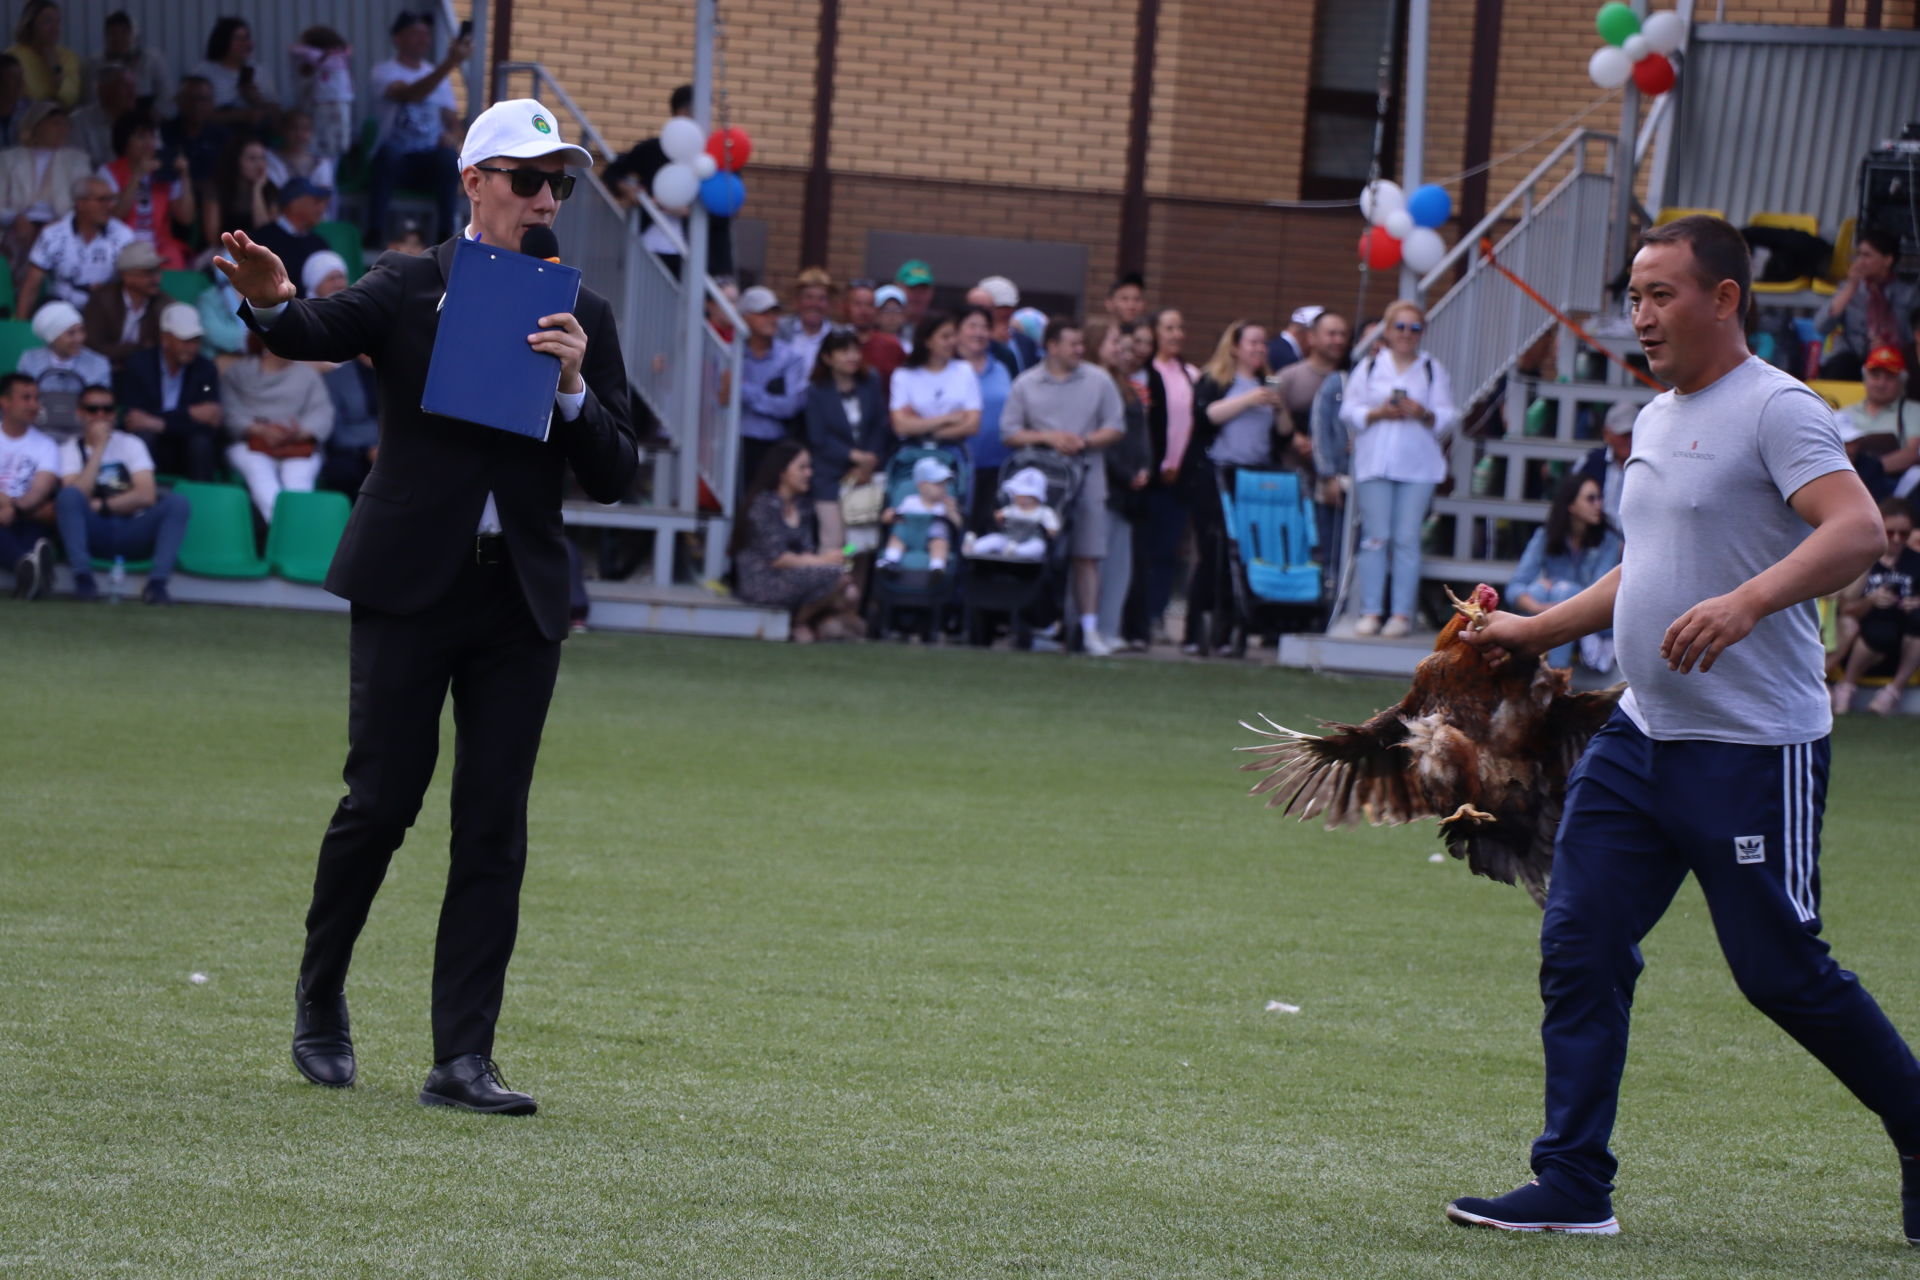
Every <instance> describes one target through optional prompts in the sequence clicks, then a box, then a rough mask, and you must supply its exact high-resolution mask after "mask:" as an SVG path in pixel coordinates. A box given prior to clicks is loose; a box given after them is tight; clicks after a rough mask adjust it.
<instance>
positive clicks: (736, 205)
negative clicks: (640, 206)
mask: <svg viewBox="0 0 1920 1280" xmlns="http://www.w3.org/2000/svg"><path fill="white" fill-rule="evenodd" d="M660 149H661V150H662V151H664V152H666V153H667V163H666V164H663V165H661V166H660V171H659V172H658V173H656V174H654V175H653V198H654V201H655V202H656V203H658V204H659V205H660V206H661V207H662V208H666V209H685V208H689V207H691V206H692V204H693V202H694V200H695V199H696V198H698V199H699V201H700V203H701V204H703V205H705V206H706V209H707V212H708V213H710V214H712V215H713V216H714V217H716V218H731V217H732V216H733V215H734V214H736V213H739V212H740V208H741V206H742V205H744V204H746V202H747V184H746V183H745V182H743V181H741V178H740V170H741V169H743V168H745V167H746V163H747V160H748V159H749V158H750V157H751V156H752V155H753V139H751V138H749V137H748V136H747V131H746V130H745V129H732V128H728V129H715V130H714V131H713V136H712V137H708V136H707V135H706V134H705V133H703V132H702V131H701V129H700V126H699V125H697V124H695V123H694V122H693V121H691V120H689V119H687V118H686V117H685V116H675V117H674V118H673V119H671V120H669V121H667V123H666V124H665V125H664V126H662V127H661V129H660Z"/></svg>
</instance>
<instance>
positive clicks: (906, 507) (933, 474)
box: [880, 458, 960, 573]
mask: <svg viewBox="0 0 1920 1280" xmlns="http://www.w3.org/2000/svg"><path fill="white" fill-rule="evenodd" d="M952 479H953V468H952V467H949V466H948V465H947V464H946V463H944V462H942V461H941V460H940V459H939V458H922V459H920V460H919V461H918V462H916V463H914V464H913V486H914V491H913V492H912V493H910V494H908V495H907V496H906V497H904V498H902V499H900V501H899V503H898V505H896V506H895V507H894V508H893V509H892V510H890V511H885V512H882V513H881V516H880V519H881V521H882V522H883V523H885V524H889V525H891V526H892V532H891V533H889V534H888V535H887V547H886V550H885V551H882V552H881V553H880V567H881V568H883V569H888V568H897V567H898V566H899V564H900V561H901V560H902V558H904V557H905V556H906V554H907V537H908V536H909V535H912V536H914V537H915V539H916V541H923V542H924V545H925V546H926V549H927V571H928V572H929V573H943V572H945V571H946V567H947V552H948V551H949V550H950V549H951V548H952V547H953V531H954V530H955V529H957V528H959V527H960V504H959V503H958V502H956V501H954V497H953V494H952V492H951V491H950V490H949V489H948V488H947V482H948V481H949V480H952Z"/></svg>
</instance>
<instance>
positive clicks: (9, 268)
mask: <svg viewBox="0 0 1920 1280" xmlns="http://www.w3.org/2000/svg"><path fill="white" fill-rule="evenodd" d="M13 303H14V296H13V264H12V263H11V262H8V261H7V256H6V255H5V254H3V253H0V316H11V315H12V314H13Z"/></svg>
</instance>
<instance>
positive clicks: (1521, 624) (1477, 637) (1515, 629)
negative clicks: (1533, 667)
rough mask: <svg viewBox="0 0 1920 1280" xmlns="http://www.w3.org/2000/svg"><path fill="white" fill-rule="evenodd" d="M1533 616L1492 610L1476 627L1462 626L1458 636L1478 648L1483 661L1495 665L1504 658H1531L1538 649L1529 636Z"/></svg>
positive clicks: (1504, 659) (1530, 634)
mask: <svg viewBox="0 0 1920 1280" xmlns="http://www.w3.org/2000/svg"><path fill="white" fill-rule="evenodd" d="M1533 627H1534V620H1533V619H1532V618H1528V617H1524V616H1522V615H1520V614H1517V613H1507V612H1504V611H1496V612H1494V613H1490V614H1488V615H1487V616H1486V617H1485V618H1483V619H1481V621H1480V625H1479V626H1478V627H1471V626H1470V627H1465V628H1463V629H1462V630H1461V632H1460V638H1461V639H1462V640H1464V641H1466V642H1467V643H1468V644H1470V645H1472V646H1473V647H1474V648H1475V649H1478V650H1479V651H1480V656H1481V657H1483V658H1485V659H1486V660H1487V665H1488V666H1490V667H1497V666H1499V665H1500V664H1501V663H1503V662H1505V661H1506V660H1507V659H1508V658H1531V657H1533V656H1535V655H1536V654H1538V653H1539V652H1540V648H1539V646H1538V645H1536V644H1535V643H1534V640H1533Z"/></svg>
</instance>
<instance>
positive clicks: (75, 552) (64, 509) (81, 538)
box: [54, 485, 192, 582]
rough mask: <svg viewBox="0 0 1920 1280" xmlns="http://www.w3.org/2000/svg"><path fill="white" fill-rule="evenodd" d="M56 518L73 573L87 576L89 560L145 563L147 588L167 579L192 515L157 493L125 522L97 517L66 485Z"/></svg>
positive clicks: (175, 497)
mask: <svg viewBox="0 0 1920 1280" xmlns="http://www.w3.org/2000/svg"><path fill="white" fill-rule="evenodd" d="M54 507H55V510H57V511H58V512H59V513H60V541H61V543H62V544H64V545H65V547H66V549H67V564H68V565H70V566H71V567H72V569H73V571H74V572H75V573H92V572H93V557H95V556H100V557H101V558H103V559H111V558H112V557H114V556H125V557H127V558H128V559H129V560H139V559H143V558H145V559H151V560H152V561H153V571H152V572H151V573H149V574H148V575H147V580H148V581H149V582H165V581H166V580H167V579H168V577H170V576H171V575H172V573H173V562H174V558H175V557H176V556H178V555H179V554H180V540H181V539H182V538H184V537H186V536H187V517H188V516H189V515H191V514H192V509H191V507H190V506H189V505H188V503H187V500H186V499H185V498H183V497H181V496H180V495H179V494H177V493H162V494H160V496H159V500H158V501H156V502H155V503H154V504H153V505H152V506H150V507H148V508H147V509H146V510H145V511H139V512H135V513H134V514H133V515H130V516H103V515H98V514H96V513H95V512H94V511H92V510H91V509H89V508H88V506H87V495H86V494H84V493H82V492H80V490H78V489H76V488H74V487H72V486H71V485H69V486H68V487H66V488H64V489H62V490H61V491H60V496H59V497H58V498H57V499H55V501H54Z"/></svg>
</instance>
